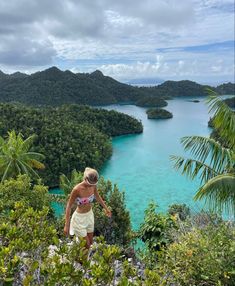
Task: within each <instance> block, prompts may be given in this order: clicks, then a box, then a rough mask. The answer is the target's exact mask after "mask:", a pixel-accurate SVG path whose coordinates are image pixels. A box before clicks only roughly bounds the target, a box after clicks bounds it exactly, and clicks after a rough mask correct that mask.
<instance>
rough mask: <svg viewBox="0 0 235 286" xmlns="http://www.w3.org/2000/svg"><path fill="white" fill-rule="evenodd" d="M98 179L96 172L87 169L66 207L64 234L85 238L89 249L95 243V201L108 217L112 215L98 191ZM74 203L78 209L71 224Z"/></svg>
mask: <svg viewBox="0 0 235 286" xmlns="http://www.w3.org/2000/svg"><path fill="white" fill-rule="evenodd" d="M98 179H99V175H98V172H97V171H96V170H94V169H91V168H86V169H85V172H84V176H83V181H82V182H81V183H80V184H78V185H76V186H75V187H74V188H73V190H72V192H71V194H70V197H69V200H68V203H67V207H66V214H65V227H64V233H65V234H66V235H68V234H69V233H70V235H74V234H75V235H76V236H77V237H83V238H85V239H86V247H87V248H89V247H90V245H91V244H92V243H93V233H94V214H93V211H92V206H91V203H92V202H93V200H94V199H96V200H97V201H98V202H99V203H100V204H101V206H102V207H103V208H104V209H105V212H106V215H107V216H108V217H111V215H112V214H111V211H110V210H109V209H108V208H107V206H106V204H105V203H104V201H103V199H102V198H101V196H100V195H99V193H98V191H97V187H96V185H97V183H98ZM74 202H76V203H77V208H76V210H75V211H74V213H73V215H72V218H71V221H70V223H69V220H70V212H71V207H72V205H73V203H74Z"/></svg>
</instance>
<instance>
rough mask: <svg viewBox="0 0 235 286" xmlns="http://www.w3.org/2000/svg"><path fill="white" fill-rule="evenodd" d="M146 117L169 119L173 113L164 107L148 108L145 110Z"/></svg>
mask: <svg viewBox="0 0 235 286" xmlns="http://www.w3.org/2000/svg"><path fill="white" fill-rule="evenodd" d="M146 113H147V115H148V119H169V118H172V117H173V114H172V113H171V112H169V111H167V110H165V109H161V108H150V109H148V110H147V111H146Z"/></svg>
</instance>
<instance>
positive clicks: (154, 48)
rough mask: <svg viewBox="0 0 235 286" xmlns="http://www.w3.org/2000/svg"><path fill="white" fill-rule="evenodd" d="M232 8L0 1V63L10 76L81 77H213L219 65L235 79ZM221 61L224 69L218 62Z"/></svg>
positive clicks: (171, 0) (190, 1)
mask: <svg viewBox="0 0 235 286" xmlns="http://www.w3.org/2000/svg"><path fill="white" fill-rule="evenodd" d="M233 4H234V3H233V0H203V1H201V0H181V1H177V0H157V1H156V0H145V1H143V0H119V1H116V0H97V1H93V0H51V1H48V0H40V1H38V0H8V1H0V64H1V65H2V66H4V68H5V71H7V70H14V68H15V70H22V71H26V70H27V71H30V70H32V71H34V70H35V69H36V67H38V69H42V68H44V67H47V66H49V65H52V64H53V65H58V66H59V67H62V68H66V69H72V68H74V69H77V70H79V71H84V72H87V71H92V70H95V69H97V68H102V69H103V71H105V72H106V74H107V75H111V76H114V77H115V76H116V78H124V77H125V76H126V77H128V78H130V77H131V76H133V77H135V75H138V76H139V75H141V77H145V76H146V77H149V76H153V75H154V76H155V75H157V76H159V77H163V75H164V76H165V77H168V76H169V77H170V76H172V77H173V76H175V77H180V76H182V77H183V76H185V77H186V76H191V77H193V76H195V77H198V76H200V74H204V76H207V77H208V76H209V75H210V74H211V75H212V76H213V74H215V73H216V74H219V72H218V70H219V68H218V67H221V70H220V72H221V74H222V73H223V74H226V73H227V74H228V73H229V72H230V77H231V76H232V75H233V74H234V71H233V70H232V69H231V62H232V61H233V58H234V52H233V51H232V49H233V46H232V43H233V44H234V5H233ZM226 43H227V44H226ZM228 43H230V44H229V45H228ZM156 57H159V58H158V59H156ZM218 57H219V58H220V59H222V60H223V64H217V63H216V60H217V59H218ZM193 63H194V64H193ZM215 67H217V68H215ZM135 73H136V74H135ZM161 73H162V75H161Z"/></svg>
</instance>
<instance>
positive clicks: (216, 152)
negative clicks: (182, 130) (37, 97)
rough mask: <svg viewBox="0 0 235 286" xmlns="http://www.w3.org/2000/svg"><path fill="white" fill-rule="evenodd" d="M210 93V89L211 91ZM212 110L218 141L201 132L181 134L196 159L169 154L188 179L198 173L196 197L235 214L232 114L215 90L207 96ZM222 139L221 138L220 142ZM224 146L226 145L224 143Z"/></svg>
mask: <svg viewBox="0 0 235 286" xmlns="http://www.w3.org/2000/svg"><path fill="white" fill-rule="evenodd" d="M210 93H212V92H211V91H210ZM207 103H208V105H209V112H214V117H213V126H214V127H215V129H216V130H217V132H218V134H219V136H220V141H216V140H215V139H212V138H207V137H201V136H189V137H183V138H182V139H181V142H182V144H183V147H184V149H185V151H190V152H191V154H192V155H193V156H195V157H196V159H191V158H190V159H185V158H182V157H179V156H171V159H172V160H173V161H174V167H175V168H176V169H177V170H179V169H180V170H181V172H182V174H185V175H187V176H188V177H190V178H191V179H194V178H195V177H196V176H199V177H200V179H201V187H200V188H199V190H198V191H197V193H196V195H195V197H194V198H195V200H201V199H206V202H207V203H208V205H209V206H210V207H211V208H212V209H213V210H215V211H219V212H222V211H225V212H226V213H228V214H230V213H231V214H232V215H233V216H234V215H235V114H234V112H233V111H232V110H231V109H230V108H229V107H228V106H227V105H226V104H225V103H224V102H223V101H222V100H221V99H219V98H218V97H217V96H216V94H215V93H213V94H212V95H210V96H209V98H208V99H207ZM221 141H222V142H221ZM224 146H226V147H224Z"/></svg>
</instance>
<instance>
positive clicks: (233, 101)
mask: <svg viewBox="0 0 235 286" xmlns="http://www.w3.org/2000/svg"><path fill="white" fill-rule="evenodd" d="M234 94H235V92H234ZM224 102H225V103H226V104H227V105H228V106H229V107H231V108H233V109H234V108H235V97H230V98H226V99H225V100H224Z"/></svg>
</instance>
